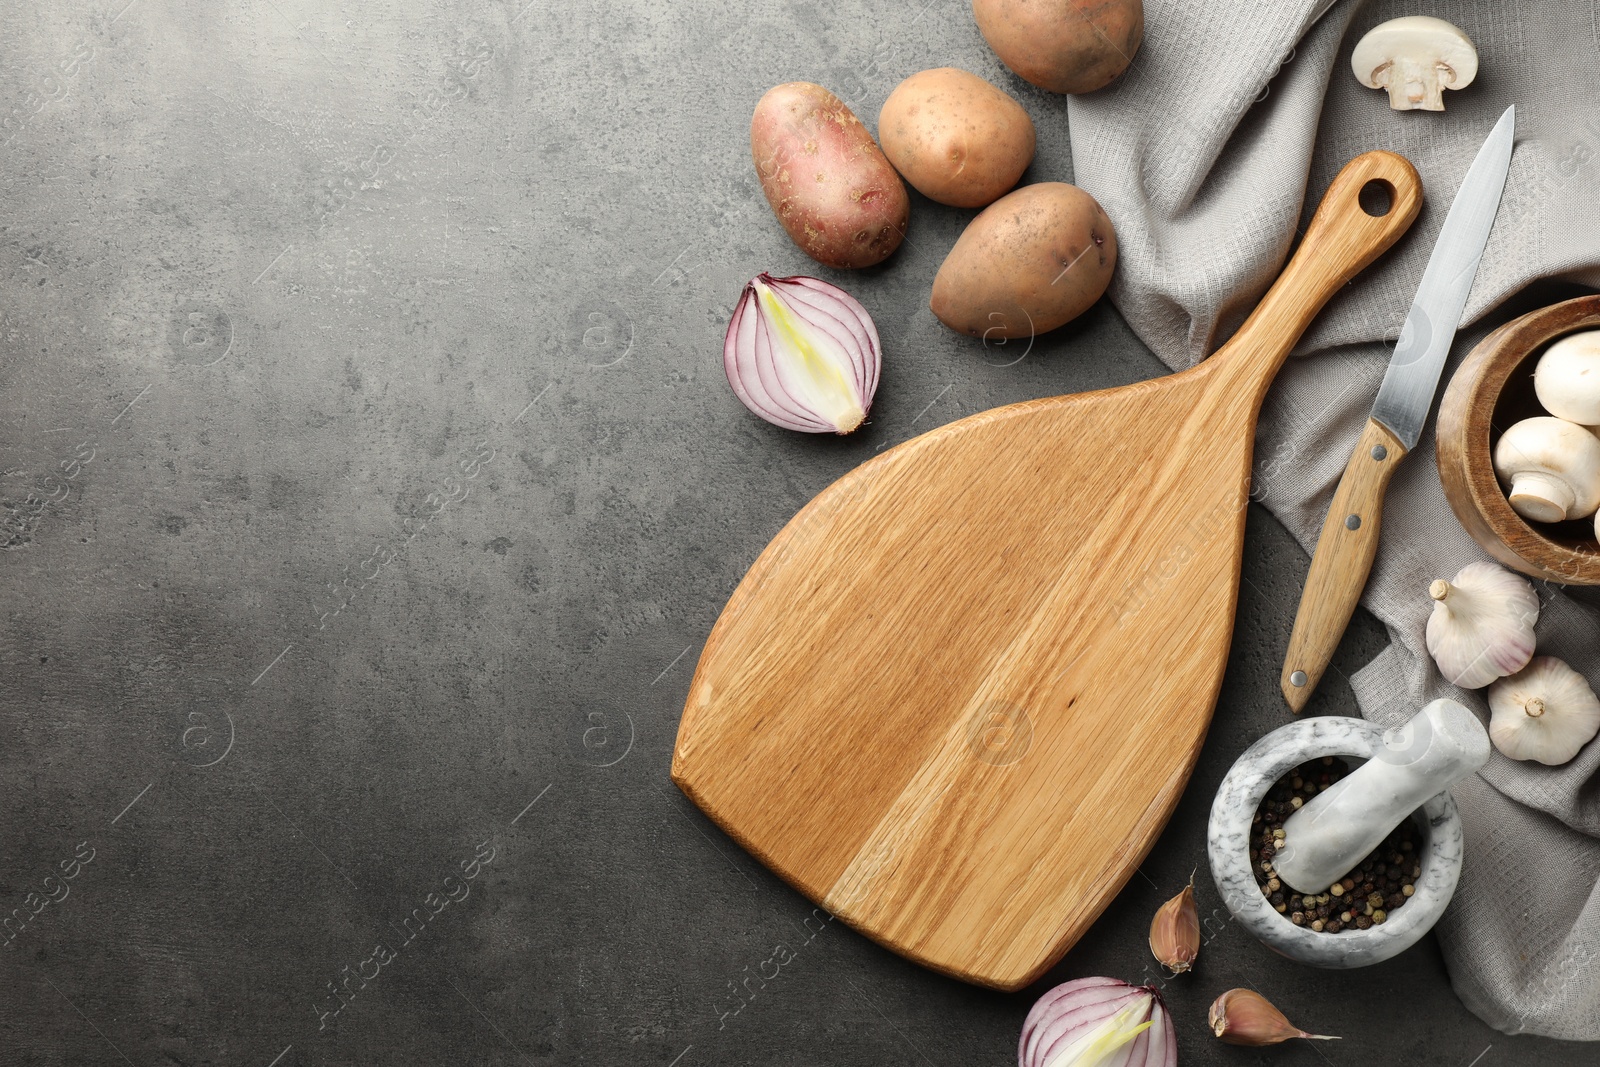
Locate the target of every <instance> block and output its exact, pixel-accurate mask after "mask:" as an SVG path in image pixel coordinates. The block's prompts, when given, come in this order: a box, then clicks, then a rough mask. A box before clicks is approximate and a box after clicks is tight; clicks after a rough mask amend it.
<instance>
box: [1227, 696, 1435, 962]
mask: <svg viewBox="0 0 1600 1067" xmlns="http://www.w3.org/2000/svg"><path fill="white" fill-rule="evenodd" d="M1382 744H1383V729H1382V728H1381V727H1379V726H1377V725H1376V724H1374V723H1370V722H1367V721H1366V720H1364V719H1353V718H1346V717H1342V716H1319V717H1316V718H1311V719H1303V720H1301V721H1299V722H1292V723H1289V724H1288V725H1286V726H1282V727H1279V728H1278V729H1276V730H1274V731H1272V732H1271V733H1270V734H1267V735H1266V736H1265V737H1263V738H1261V739H1260V740H1259V741H1257V742H1256V743H1255V744H1253V745H1251V746H1250V747H1249V748H1248V749H1246V750H1245V752H1244V754H1243V755H1242V756H1240V757H1239V759H1238V761H1237V762H1235V763H1234V765H1233V768H1232V769H1231V770H1230V771H1229V772H1228V774H1227V776H1226V777H1225V778H1223V780H1222V785H1221V786H1220V787H1219V788H1218V790H1217V796H1216V800H1214V801H1213V802H1212V805H1211V822H1210V825H1209V827H1208V829H1207V834H1206V847H1207V851H1208V852H1209V854H1210V859H1211V876H1212V878H1213V879H1214V880H1215V882H1216V885H1217V892H1218V893H1220V894H1221V896H1222V901H1223V904H1224V905H1226V906H1227V908H1228V911H1229V912H1231V913H1232V915H1233V917H1234V918H1235V919H1237V920H1238V921H1239V922H1240V923H1241V924H1243V925H1244V927H1245V928H1246V929H1248V930H1249V931H1250V932H1251V933H1252V934H1254V935H1255V936H1256V937H1257V938H1259V939H1260V940H1261V942H1262V943H1263V944H1265V945H1266V946H1267V947H1268V948H1271V949H1273V950H1274V951H1276V952H1278V953H1280V954H1282V955H1284V956H1287V957H1289V958H1290V959H1292V960H1295V961H1297V962H1299V963H1304V964H1308V965H1310V966H1312V967H1325V968H1329V969H1333V970H1348V969H1352V968H1356V967H1366V966H1369V965H1371V964H1374V963H1381V962H1382V961H1384V960H1386V959H1389V958H1390V957H1392V956H1395V955H1398V954H1399V953H1401V952H1403V951H1404V950H1406V949H1407V948H1410V947H1411V946H1412V945H1414V944H1415V943H1416V942H1417V941H1419V940H1421V939H1422V937H1423V935H1424V934H1426V933H1427V932H1428V931H1429V930H1431V929H1432V928H1433V924H1434V923H1436V922H1438V921H1439V916H1440V915H1442V914H1444V909H1445V908H1446V906H1448V905H1449V903H1450V898H1451V897H1452V896H1453V895H1454V894H1455V891H1456V882H1457V881H1458V880H1459V878H1460V876H1461V859H1462V836H1461V816H1460V814H1459V813H1458V812H1457V811H1456V804H1455V801H1454V800H1453V799H1451V797H1450V794H1449V793H1448V792H1442V793H1439V794H1437V795H1435V796H1433V797H1431V798H1430V799H1429V800H1428V801H1427V802H1426V803H1424V804H1423V805H1422V807H1421V808H1420V809H1419V810H1418V811H1417V812H1416V813H1415V814H1414V815H1413V816H1412V818H1413V820H1414V821H1416V823H1417V827H1418V830H1419V833H1420V838H1421V842H1420V848H1419V851H1418V855H1419V856H1420V857H1421V863H1422V874H1421V876H1420V877H1418V878H1417V879H1415V880H1414V881H1413V883H1412V884H1413V885H1414V886H1415V887H1416V892H1415V894H1414V895H1413V896H1412V897H1411V899H1410V900H1408V901H1407V902H1406V904H1405V906H1404V907H1400V908H1397V909H1395V910H1394V911H1393V912H1392V913H1391V914H1390V916H1389V919H1388V921H1387V922H1385V923H1383V924H1382V925H1381V926H1373V927H1371V928H1370V929H1367V930H1343V931H1340V932H1339V933H1337V934H1326V933H1318V932H1317V931H1315V930H1312V929H1310V928H1309V927H1304V926H1296V925H1295V924H1294V923H1292V922H1290V921H1289V918H1288V916H1286V915H1281V914H1279V913H1278V912H1277V911H1276V910H1275V909H1274V908H1273V906H1272V904H1271V903H1269V902H1268V900H1267V898H1266V897H1265V896H1264V895H1263V894H1262V892H1261V888H1260V886H1258V885H1257V884H1256V880H1255V875H1254V873H1253V872H1252V871H1251V868H1250V829H1251V820H1252V819H1253V818H1254V816H1255V812H1256V808H1257V807H1258V806H1259V805H1260V803H1261V798H1262V797H1264V796H1265V795H1266V793H1267V790H1269V789H1271V788H1272V786H1273V784H1274V783H1275V782H1277V780H1278V779H1279V778H1282V777H1283V776H1284V775H1285V774H1287V773H1288V772H1289V771H1291V770H1293V769H1294V768H1295V767H1297V766H1299V765H1300V764H1302V763H1305V762H1306V761H1307V760H1313V759H1319V758H1321V757H1323V756H1342V757H1345V758H1346V759H1347V760H1349V761H1351V762H1352V764H1353V765H1354V764H1358V763H1359V762H1361V761H1364V760H1366V759H1368V758H1369V757H1371V756H1372V754H1373V752H1374V751H1375V750H1377V749H1378V748H1380V747H1381V746H1382ZM1353 769H1354V766H1352V770H1353Z"/></svg>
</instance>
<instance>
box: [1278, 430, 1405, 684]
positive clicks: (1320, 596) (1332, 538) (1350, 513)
mask: <svg viewBox="0 0 1600 1067" xmlns="http://www.w3.org/2000/svg"><path fill="white" fill-rule="evenodd" d="M1405 454H1406V449H1405V446H1404V445H1402V444H1401V443H1400V441H1399V439H1398V438H1396V437H1395V435H1394V434H1392V433H1390V432H1389V431H1388V429H1386V428H1385V427H1384V426H1383V424H1382V423H1379V422H1377V421H1376V420H1374V419H1368V420H1367V427H1366V429H1365V430H1364V431H1362V434H1361V440H1359V441H1357V442H1356V448H1355V451H1354V452H1352V453H1351V454H1350V462H1349V463H1348V464H1346V465H1345V469H1344V476H1343V477H1342V478H1340V479H1339V488H1338V489H1336V490H1335V491H1334V494H1333V504H1332V506H1331V507H1329V508H1328V517H1327V518H1326V519H1325V520H1323V523H1322V534H1321V536H1319V537H1318V538H1317V551H1316V554H1315V555H1314V556H1312V558H1311V571H1310V573H1308V574H1307V575H1306V586H1305V591H1304V592H1302V593H1301V594H1300V609H1299V611H1298V612H1296V614H1295V617H1294V632H1293V633H1292V634H1290V635H1289V652H1288V654H1287V655H1286V656H1285V657H1284V661H1283V679H1282V684H1283V695H1284V698H1285V699H1287V700H1288V701H1289V706H1290V707H1291V708H1293V709H1294V710H1295V711H1300V710H1302V709H1303V708H1304V707H1305V706H1306V702H1307V701H1308V700H1310V699H1311V694H1312V692H1313V691H1315V690H1316V688H1317V683H1318V682H1319V681H1321V680H1322V673H1323V672H1324V671H1326V670H1327V669H1328V663H1329V661H1330V660H1332V659H1333V652H1334V649H1336V648H1338V647H1339V639H1340V638H1341V637H1343V636H1344V631H1345V627H1346V626H1348V625H1349V623H1350V616H1351V615H1352V614H1354V613H1355V610H1356V603H1357V602H1358V601H1360V599H1361V591H1362V590H1363V589H1364V588H1366V585H1367V575H1368V574H1370V573H1371V571H1372V559H1373V557H1374V556H1375V555H1377V552H1378V532H1379V530H1380V529H1381V527H1382V525H1383V494H1384V490H1386V489H1387V488H1388V487H1389V479H1390V478H1391V477H1392V476H1393V474H1394V469H1395V465H1396V464H1397V463H1399V462H1400V460H1401V458H1402V457H1404V456H1405Z"/></svg>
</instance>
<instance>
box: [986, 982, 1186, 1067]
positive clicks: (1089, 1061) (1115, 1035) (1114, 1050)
mask: <svg viewBox="0 0 1600 1067" xmlns="http://www.w3.org/2000/svg"><path fill="white" fill-rule="evenodd" d="M1177 1062H1178V1045H1177V1041H1176V1040H1175V1039H1174V1037H1173V1033H1172V1017H1171V1016H1170V1015H1168V1014H1167V1007H1166V1005H1165V1004H1163V1003H1162V1002H1161V996H1160V994H1158V993H1157V992H1156V990H1155V987H1153V986H1133V985H1129V984H1128V983H1127V982H1119V981H1117V980H1116V979H1115V978H1079V979H1077V980H1075V981H1071V982H1067V983H1065V984H1063V985H1058V986H1056V987H1055V988H1054V989H1052V990H1050V991H1049V992H1048V993H1046V994H1045V995H1044V996H1042V997H1040V998H1039V1000H1038V1002H1037V1003H1035V1004H1034V1006H1033V1009H1032V1010H1031V1011H1029V1012H1028V1017H1027V1019H1026V1020H1024V1021H1023V1024H1022V1037H1021V1039H1020V1040H1019V1041H1018V1042H1017V1064H1018V1067H1177Z"/></svg>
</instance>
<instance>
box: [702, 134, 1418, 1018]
mask: <svg viewBox="0 0 1600 1067" xmlns="http://www.w3.org/2000/svg"><path fill="white" fill-rule="evenodd" d="M1374 182H1376V183H1379V185H1378V186H1376V187H1375V188H1374V190H1371V191H1369V194H1370V193H1371V192H1375V191H1386V192H1387V194H1388V199H1389V202H1390V205H1389V208H1388V210H1387V213H1386V214H1384V215H1382V216H1378V217H1374V216H1372V215H1369V214H1368V213H1367V212H1366V211H1365V210H1363V208H1362V207H1361V205H1360V203H1359V202H1358V201H1359V196H1360V193H1361V190H1362V189H1363V187H1365V186H1367V185H1368V184H1369V183H1374ZM1421 201H1422V190H1421V183H1420V181H1419V180H1418V178H1417V174H1416V171H1415V170H1414V169H1413V168H1412V166H1411V164H1410V163H1408V162H1406V160H1404V159H1402V158H1401V157H1399V156H1396V155H1393V154H1391V153H1387V152H1369V153H1367V154H1366V155H1363V156H1360V157H1358V158H1357V159H1355V160H1354V161H1352V162H1351V163H1350V164H1349V165H1348V166H1346V167H1345V168H1344V170H1343V171H1341V172H1340V174H1339V176H1338V177H1337V178H1336V179H1335V181H1334V183H1333V185H1332V186H1331V187H1330V189H1329V190H1328V193H1327V195H1326V196H1325V197H1324V199H1323V201H1322V205H1321V206H1320V207H1319V208H1318V210H1317V213H1316V216H1315V217H1314V218H1313V220H1312V222H1311V225H1310V227H1309V228H1308V230H1307V233H1306V236H1305V239H1304V240H1303V241H1302V243H1301V245H1300V248H1299V250H1298V251H1297V252H1296V253H1295V255H1294V257H1293V258H1292V259H1291V261H1290V262H1289V265H1288V266H1287V267H1286V268H1285V269H1284V272H1283V274H1282V276H1281V277H1280V278H1279V279H1278V281H1277V282H1276V284H1274V285H1273V287H1272V289H1271V290H1270V291H1269V292H1268V293H1267V295H1266V297H1265V298H1264V299H1263V300H1262V302H1261V304H1260V306H1259V307H1257V308H1256V310H1255V313H1254V314H1253V315H1252V316H1251V317H1250V318H1249V320H1248V321H1246V323H1245V324H1244V325H1243V326H1242V327H1241V328H1240V329H1239V331H1238V333H1237V334H1236V335H1235V336H1234V337H1233V339H1232V340H1231V341H1229V342H1228V343H1227V344H1226V345H1224V346H1223V347H1222V348H1221V349H1219V350H1218V351H1217V353H1216V354H1215V355H1213V356H1212V357H1211V358H1209V359H1207V360H1206V361H1205V362H1203V363H1201V364H1200V365H1198V366H1196V367H1193V368H1191V369H1189V370H1186V371H1183V372H1181V373H1178V374H1174V375H1171V376H1169V377H1166V378H1158V379H1155V380H1153V381H1147V382H1139V383H1137V384H1134V385H1129V386H1124V387H1121V388H1116V389H1106V390H1101V391H1099V392H1094V393H1082V394H1078V395H1074V396H1061V397H1052V398H1049V399H1044V400H1034V401H1029V402H1027V403H1022V404H1013V405H1010V406H1008V407H1003V408H997V409H995V410H992V411H986V412H983V413H981V414H978V415H973V416H971V417H969V418H965V419H962V420H960V421H959V422H955V423H951V424H950V425H948V426H944V427H941V428H940V429H937V430H934V431H931V432H929V433H926V434H923V435H922V436H920V437H917V438H914V439H913V440H910V441H907V442H906V443H904V444H902V445H900V446H898V447H897V448H894V449H892V450H890V451H888V452H885V453H884V454H883V455H882V456H879V457H877V458H875V459H873V460H871V461H869V462H867V463H864V464H862V465H861V466H860V467H858V468H856V469H855V470H853V471H851V472H850V473H849V474H847V475H845V476H844V477H843V478H840V479H839V480H838V481H837V482H835V483H834V484H833V485H831V486H829V487H828V488H827V489H826V490H824V491H823V492H822V493H820V494H819V495H818V496H817V497H816V499H814V500H812V501H811V503H810V504H808V505H806V507H805V508H804V509H803V510H802V511H801V512H800V513H799V514H798V515H796V516H795V517H794V519H793V520H791V521H790V522H789V524H788V525H787V526H785V527H784V528H783V530H782V531H780V532H779V534H778V536H777V537H775V538H774V539H773V541H772V543H771V544H770V545H768V546H767V548H766V550H765V551H764V552H762V554H761V556H760V558H758V559H757V560H756V562H755V564H754V565H753V566H752V567H751V568H750V571H749V573H748V574H746V575H745V578H744V580H743V581H742V582H740V584H739V587H738V588H737V589H735V590H734V593H733V596H732V598H731V599H730V600H729V601H728V604H727V607H726V608H724V609H723V612H722V616H721V618H719V619H718V620H717V624H716V626H715V627H714V628H713V629H712V632H711V636H710V638H709V640H708V641H707V642H706V646H705V649H704V651H703V652H702V653H701V655H700V664H699V667H698V669H697V670H696V671H695V676H694V680H693V682H692V683H691V684H690V688H689V697H688V702H687V703H686V705H685V706H684V710H683V721H682V723H681V725H680V726H679V729H678V741H677V748H676V751H675V753H674V755H673V761H672V778H673V781H675V782H677V784H678V786H679V788H681V789H682V790H683V791H684V792H685V793H686V794H688V796H689V797H690V798H691V799H693V800H694V802H695V803H696V804H698V805H699V806H700V807H701V809H703V810H704V811H705V812H706V814H707V815H709V816H710V817H711V818H712V819H713V820H714V821H715V822H716V823H717V824H718V825H719V826H721V827H722V829H724V830H725V831H727V833H728V834H729V835H730V836H731V837H733V838H734V839H735V840H736V841H738V842H739V843H740V844H741V845H743V846H744V847H745V848H746V849H748V850H749V851H750V852H751V853H752V854H754V855H755V856H756V857H757V858H759V859H760V860H761V861H762V862H763V863H765V864H766V865H767V866H769V867H771V868H772V869H773V870H774V871H776V872H777V873H778V874H779V875H781V876H782V877H783V878H784V879H785V880H787V881H788V882H789V883H791V884H792V885H794V886H795V888H797V889H798V890H800V892H802V893H804V894H805V895H806V896H807V897H809V898H810V899H811V900H813V901H815V902H816V903H817V904H820V905H821V906H822V907H824V908H826V909H828V910H829V911H831V912H833V913H834V914H835V915H837V916H838V917H839V918H841V919H843V920H844V921H845V922H847V923H848V924H849V925H851V926H852V927H854V928H855V929H857V930H859V931H860V932H861V933H863V934H865V935H867V936H868V937H870V938H872V939H874V940H876V941H878V942H880V943H882V944H883V945H885V946H887V947H889V948H891V949H893V950H894V951H896V952H899V953H901V954H903V955H905V956H908V957H910V958H911V959H914V960H916V961H918V962H919V963H922V964H925V965H927V966H929V967H931V968H933V969H935V970H937V971H942V972H944V973H946V974H950V975H953V976H955V977H957V978H962V979H965V980H967V981H969V982H976V983H978V984H980V985H986V986H993V987H995V988H998V989H1005V990H1013V989H1018V988H1021V987H1022V986H1025V985H1027V984H1028V983H1029V982H1031V981H1033V980H1034V979H1036V978H1037V977H1039V976H1040V975H1041V974H1042V973H1043V972H1044V971H1045V970H1047V969H1048V968H1049V967H1050V965H1051V964H1053V963H1054V962H1055V961H1056V960H1058V959H1060V958H1061V956H1062V955H1063V954H1064V953H1065V952H1066V951H1067V949H1068V948H1070V947H1071V946H1072V944H1073V943H1074V942H1075V941H1076V940H1077V939H1078V938H1079V936H1081V935H1082V934H1083V932H1084V931H1085V930H1086V929H1087V928H1088V927H1089V925H1090V924H1091V923H1092V922H1093V921H1094V920H1095V918H1096V917H1097V916H1099V914H1100V912H1101V911H1102V910H1103V909H1104V908H1105V906H1106V905H1107V904H1108V903H1109V902H1110V900H1111V898H1112V897H1113V896H1115V895H1116V893H1117V892H1118V890H1119V889H1121V887H1122V885H1123V883H1125V882H1126V881H1127V880H1128V877H1129V876H1130V875H1131V874H1132V872H1133V870H1134V868H1135V867H1136V866H1137V865H1138V863H1139V862H1140V861H1141V860H1142V859H1143V857H1144V855H1145V853H1146V852H1147V851H1148V850H1149V848H1150V846H1151V844H1152V843H1153V842H1154V841H1155V839H1156V836H1157V835H1158V834H1159V833H1160V831H1161V828H1162V826H1163V825H1164V824H1165V823H1166V821H1167V818H1168V816H1170V815H1171V813H1172V809H1173V807H1174V805H1175V804H1176V803H1177V800H1178V797H1179V796H1180V794H1181V793H1182V791H1183V787H1184V783H1185V782H1186V781H1187V780H1188V777H1189V772H1190V769H1191V768H1192V767H1193V765H1194V760H1195V757H1196V755H1197V754H1198V753H1199V750H1200V745H1201V742H1202V741H1203V740H1204V738H1205V733H1206V728H1207V726H1208V725H1209V723H1210V720H1211V711H1212V707H1213V705H1214V704H1215V702H1216V697H1217V689H1218V686H1219V685H1220V684H1221V680H1222V672H1223V667H1224V665H1225V664H1226V662H1227V657H1228V645H1229V642H1230V640H1231V637H1232V632H1233V615H1234V604H1235V601H1236V599H1237V594H1238V585H1239V556H1240V551H1241V548H1242V543H1243V537H1244V518H1245V505H1246V503H1247V501H1248V494H1249V488H1250V470H1251V448H1252V444H1253V440H1254V435H1255V424H1256V416H1257V413H1258V411H1259V409H1260V407H1261V401H1262V397H1263V396H1264V394H1265V393H1266V390H1267V387H1268V385H1269V384H1270V383H1271V381H1272V377H1273V375H1274V374H1275V373H1276V372H1277V370H1278V367H1279V366H1280V365H1281V364H1282V363H1283V360H1284V358H1285V357H1286V355H1287V354H1288V352H1289V349H1290V348H1291V347H1292V346H1293V345H1294V343H1295V341H1296V340H1297V339H1298V338H1299V337H1300V334H1301V332H1302V331H1303V330H1304V329H1305V327H1306V326H1307V325H1308V324H1309V323H1310V321H1311V319H1312V317H1313V316H1314V315H1315V314H1316V313H1317V311H1318V310H1320V309H1321V307H1322V305H1323V304H1324V303H1325V302H1326V301H1327V300H1328V299H1329V297H1331V296H1332V295H1333V294H1334V293H1335V292H1337V291H1338V289H1339V288H1340V287H1341V286H1342V285H1344V284H1345V283H1346V282H1348V281H1349V280H1350V278H1352V277H1353V276H1354V275H1355V274H1356V272H1358V271H1359V270H1361V268H1363V267H1364V266H1366V265H1367V264H1368V263H1370V262H1371V261H1372V260H1373V259H1374V258H1376V257H1377V256H1378V255H1379V253H1381V252H1382V251H1383V250H1384V249H1386V248H1388V247H1389V246H1390V245H1391V244H1393V243H1394V241H1395V240H1396V239H1398V238H1399V236H1400V235H1401V234H1402V233H1404V232H1405V230H1406V229H1407V228H1408V227H1409V226H1410V225H1411V222H1412V220H1413V219H1414V218H1415V217H1416V214H1417V210H1418V208H1419V207H1420V206H1421Z"/></svg>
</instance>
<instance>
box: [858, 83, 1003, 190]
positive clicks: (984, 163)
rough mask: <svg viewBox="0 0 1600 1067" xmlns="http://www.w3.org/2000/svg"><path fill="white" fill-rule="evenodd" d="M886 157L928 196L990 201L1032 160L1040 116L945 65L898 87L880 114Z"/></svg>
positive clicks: (992, 86) (880, 128)
mask: <svg viewBox="0 0 1600 1067" xmlns="http://www.w3.org/2000/svg"><path fill="white" fill-rule="evenodd" d="M878 139H879V141H880V142H882V144H883V154H884V155H886V156H888V157H889V162H890V163H893V164H894V167H895V169H896V170H898V171H899V172H900V174H901V175H902V176H903V177H904V178H905V180H906V181H908V182H910V183H911V184H912V186H913V187H915V188H916V190H917V191H918V192H919V193H921V194H922V195H923V196H925V197H927V198H928V199H929V200H937V201H938V202H939V203H941V204H949V205H951V206H952V207H983V206H984V205H985V204H991V203H993V202H994V201H995V200H996V199H998V198H999V197H1001V196H1003V195H1005V193H1006V192H1007V191H1008V190H1009V189H1010V188H1011V187H1012V186H1014V185H1016V184H1017V179H1019V178H1021V177H1022V172H1023V171H1025V170H1027V169H1028V164H1029V163H1030V162H1032V161H1033V149H1034V140H1035V138H1034V132H1033V120H1032V119H1030V118H1028V113H1027V112H1026V111H1024V110H1022V105H1021V104H1019V103H1017V102H1016V101H1015V100H1013V99H1012V98H1011V97H1010V96H1009V95H1007V94H1006V93H1005V92H1004V91H1003V90H1001V89H999V88H997V87H995V86H994V85H991V84H990V83H988V82H987V81H984V80H983V79H982V78H980V77H978V76H977V75H976V74H969V73H967V72H966V71H964V70H957V69H956V68H955V67H940V68H938V69H937V70H925V71H922V72H921V73H920V74H913V75H911V77H909V78H907V79H906V80H905V81H903V82H901V83H900V84H899V85H898V86H896V87H895V90H894V92H892V93H890V94H889V99H887V100H885V101H884V103H883V110H882V111H880V112H878Z"/></svg>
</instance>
